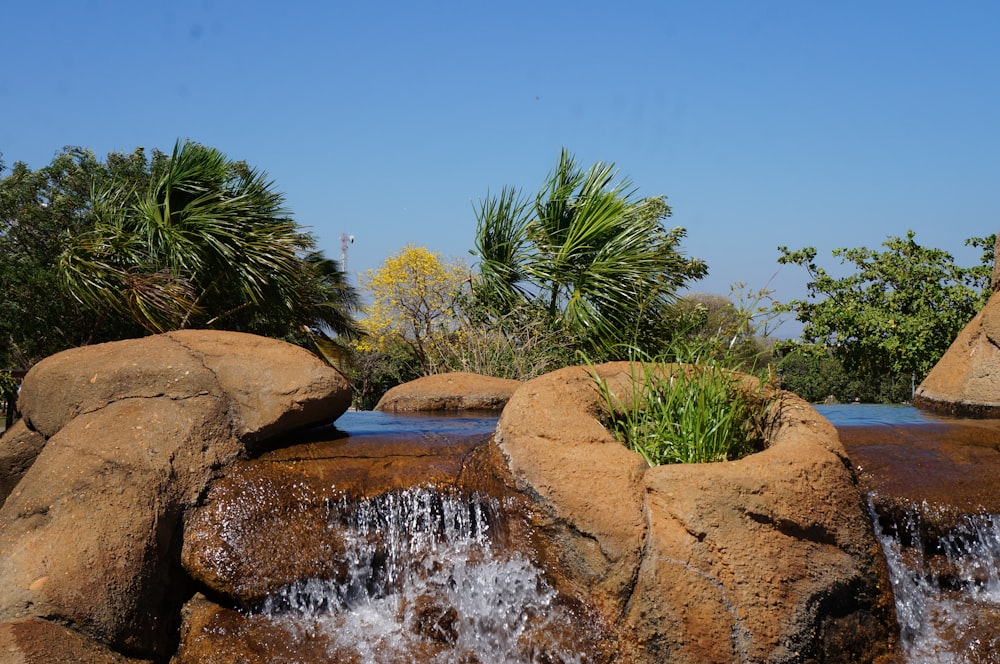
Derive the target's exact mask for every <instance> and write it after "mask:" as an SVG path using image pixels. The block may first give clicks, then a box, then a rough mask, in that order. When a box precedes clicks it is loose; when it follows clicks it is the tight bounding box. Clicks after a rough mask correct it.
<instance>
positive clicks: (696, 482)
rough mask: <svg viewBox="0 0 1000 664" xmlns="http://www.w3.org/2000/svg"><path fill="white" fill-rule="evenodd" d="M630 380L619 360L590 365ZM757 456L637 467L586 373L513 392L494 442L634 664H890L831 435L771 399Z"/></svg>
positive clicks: (783, 400)
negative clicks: (772, 411) (624, 639)
mask: <svg viewBox="0 0 1000 664" xmlns="http://www.w3.org/2000/svg"><path fill="white" fill-rule="evenodd" d="M596 370H597V371H598V372H599V373H600V375H601V376H602V377H603V378H605V379H606V380H609V381H612V382H613V383H615V382H616V383H617V384H627V383H628V382H630V380H631V378H630V376H631V373H630V365H629V364H628V363H612V364H608V365H600V366H598V367H597V368H596ZM774 397H775V398H776V400H777V401H776V402H775V404H774V405H773V406H772V408H776V409H778V411H777V412H778V413H780V414H779V417H778V420H777V424H776V427H775V429H774V430H773V432H772V435H771V437H770V440H769V443H768V447H767V449H765V450H764V451H762V452H759V453H757V454H753V455H751V456H749V457H745V458H743V459H740V460H738V461H731V462H723V463H711V464H690V465H674V466H659V467H656V468H649V467H647V466H646V465H645V463H644V462H643V460H642V459H641V458H640V457H639V456H638V455H637V454H634V453H632V452H631V451H628V450H627V449H625V448H624V447H623V446H622V445H621V444H620V443H619V442H618V441H616V440H615V439H614V438H613V437H612V435H611V434H610V433H609V432H608V431H607V429H606V428H605V427H604V426H603V425H602V424H601V422H600V421H599V417H600V416H601V413H602V409H603V406H602V404H601V401H600V397H599V395H598V393H597V390H596V388H595V385H594V382H593V381H592V379H591V377H590V374H589V371H588V370H587V369H584V368H569V369H564V370H561V371H557V372H554V373H552V374H548V375H546V376H542V377H540V378H537V379H535V380H532V381H529V382H527V383H525V384H524V386H522V387H521V388H520V389H519V390H518V391H517V392H515V394H514V395H513V396H512V397H511V399H510V402H509V403H508V405H507V407H506V409H505V410H504V412H503V414H502V415H501V418H500V422H499V425H498V427H497V433H496V440H497V443H498V445H499V447H500V449H501V451H502V452H503V453H504V454H505V455H506V458H507V462H508V465H509V468H510V471H511V473H512V475H513V476H514V478H515V481H516V482H517V483H518V486H519V488H520V489H522V490H523V491H524V492H526V493H527V494H528V495H529V496H534V498H535V503H536V506H537V510H538V517H537V522H538V524H539V525H540V526H541V527H542V528H543V530H544V532H545V533H546V535H547V536H548V538H549V539H550V540H552V541H553V542H554V544H555V546H556V548H557V550H558V555H559V558H560V561H561V563H562V564H564V565H565V566H566V567H565V569H566V571H567V573H568V574H569V576H570V577H572V578H575V579H576V583H577V586H578V587H579V588H581V589H589V590H590V592H591V593H593V595H594V601H595V602H596V603H597V605H598V606H600V607H602V610H603V612H604V615H605V618H606V620H607V621H608V622H609V623H611V624H617V625H619V628H620V629H621V630H622V631H623V633H625V634H630V635H631V638H633V639H634V640H635V641H636V643H637V645H638V646H639V647H638V648H636V649H635V653H636V654H635V655H634V658H633V659H632V661H637V662H661V661H670V662H677V663H684V662H692V663H693V662H698V663H704V662H732V661H754V662H764V661H767V662H812V661H825V662H876V661H892V658H893V657H894V656H895V649H896V642H897V640H898V628H897V626H896V624H895V614H894V609H893V604H892V597H891V593H890V589H889V583H888V577H887V571H886V568H885V562H884V560H883V558H882V556H881V552H880V550H879V548H878V544H877V542H876V541H875V538H874V536H873V534H872V532H871V526H870V524H869V522H868V519H867V516H866V513H865V511H864V507H863V504H862V499H861V494H860V492H859V490H858V487H857V480H856V478H855V477H854V475H853V473H852V471H851V469H850V464H849V462H848V461H847V458H846V455H845V453H844V451H843V448H842V447H841V445H840V442H839V441H838V439H837V434H836V431H835V430H834V428H833V427H832V426H831V425H830V424H829V423H828V422H827V421H826V420H824V419H823V418H822V417H821V416H820V415H819V414H818V413H816V411H815V410H813V409H812V408H811V407H810V406H809V405H808V404H806V403H805V402H803V401H802V400H801V399H799V398H797V397H795V396H794V395H791V394H787V393H776V394H774Z"/></svg>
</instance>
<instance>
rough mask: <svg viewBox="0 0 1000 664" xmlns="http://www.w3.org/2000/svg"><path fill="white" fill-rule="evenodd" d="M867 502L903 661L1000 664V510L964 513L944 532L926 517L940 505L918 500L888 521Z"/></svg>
mask: <svg viewBox="0 0 1000 664" xmlns="http://www.w3.org/2000/svg"><path fill="white" fill-rule="evenodd" d="M868 506H869V512H870V514H871V517H872V523H873V524H874V525H875V534H876V536H877V537H878V539H879V542H880V543H881V545H882V550H883V552H884V553H885V557H886V561H887V563H888V566H889V576H890V580H891V582H892V587H893V595H894V597H895V604H896V614H897V618H898V620H899V624H900V632H901V640H902V645H903V650H904V654H905V657H906V661H907V662H911V663H913V664H978V663H983V662H998V663H1000V629H998V628H1000V515H997V514H989V513H979V514H965V515H961V516H960V517H959V518H958V519H957V523H956V524H955V525H954V527H952V528H950V529H949V530H948V531H947V532H945V533H938V534H929V532H928V531H929V529H928V527H927V526H926V521H927V519H926V518H925V516H924V515H928V514H931V513H933V512H935V511H937V510H938V509H939V508H936V507H933V506H930V505H927V504H926V503H924V504H921V505H913V506H911V507H910V508H909V509H907V510H905V511H904V512H903V514H902V516H900V517H898V518H897V519H895V520H894V521H893V522H891V523H888V524H886V523H885V519H884V518H883V519H880V517H879V515H878V514H877V512H876V508H875V497H874V496H869V502H868ZM933 520H934V521H939V519H933Z"/></svg>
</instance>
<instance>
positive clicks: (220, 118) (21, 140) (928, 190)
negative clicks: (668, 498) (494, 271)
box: [0, 0, 1000, 299]
mask: <svg viewBox="0 0 1000 664" xmlns="http://www.w3.org/2000/svg"><path fill="white" fill-rule="evenodd" d="M998 34H1000V3H996V2H992V1H988V0H981V1H972V0H958V1H956V2H948V3H944V2H923V1H920V0H910V1H905V2H903V1H898V2H897V1H888V0H887V1H865V2H859V1H858V2H856V1H852V0H841V1H837V2H832V1H829V2H794V1H792V0H786V1H781V2H770V1H754V0H738V1H737V0H733V1H716V0H704V1H698V2H695V1H693V0H692V1H689V2H673V1H669V0H661V1H650V2H628V1H624V2H618V3H612V2H601V3H597V2H591V1H589V0H580V1H576V2H546V1H544V0H534V1H532V2H522V1H520V0H510V1H507V2H502V3H498V2H494V3H486V2H478V1H474V0H468V1H465V2H457V1H456V2H436V3H419V2H388V1H385V2H352V3H341V2H284V3H267V2H257V1H254V0H246V1H240V2H235V1H208V0H205V1H202V2H190V1H185V0H181V1H175V2H169V3H166V2H155V3H154V2H132V1H125V0H122V1H120V2H108V1H101V0H74V1H69V0H67V1H65V2H52V1H48V0H36V1H34V2H31V3H28V2H18V3H5V5H4V7H3V9H0V44H2V45H3V58H4V65H3V68H2V69H0V152H2V154H3V157H4V160H5V161H6V162H7V163H8V164H10V163H13V162H14V161H25V162H27V163H28V164H30V165H31V166H33V167H40V166H43V165H45V164H46V163H48V162H49V161H50V160H51V158H52V157H53V156H54V154H55V153H56V152H58V151H59V150H60V149H61V148H62V147H63V146H65V145H81V146H84V147H89V148H91V149H93V150H94V151H95V152H97V153H98V154H101V155H103V154H106V153H107V152H109V151H131V150H132V149H134V148H135V147H136V146H145V147H147V148H159V149H161V150H164V151H169V150H170V149H171V148H172V146H173V144H174V141H175V140H176V139H186V138H189V139H192V140H195V141H198V142H201V143H203V144H206V145H210V146H213V147H217V148H219V149H221V150H223V151H224V152H225V153H226V154H227V155H229V156H230V157H231V158H234V159H243V160H246V161H247V162H249V163H250V164H252V165H254V166H256V167H259V168H261V169H263V170H265V171H267V172H268V174H269V175H270V176H271V177H272V178H273V179H274V180H275V182H276V187H277V188H278V189H279V190H281V191H283V192H284V193H285V194H286V197H287V202H288V206H289V207H290V208H291V210H292V212H293V214H294V217H295V219H296V220H297V221H298V222H299V223H300V224H302V225H303V226H306V227H308V228H309V229H310V230H311V231H312V232H313V233H314V234H315V235H316V236H317V238H318V240H319V244H320V246H321V248H323V249H324V251H325V252H326V253H327V255H329V256H331V257H335V258H339V257H340V254H341V243H340V236H341V233H345V232H346V233H349V234H352V235H354V236H355V238H356V239H355V242H354V244H353V245H351V246H350V248H349V250H348V260H347V263H348V264H347V267H348V272H349V273H351V274H355V273H357V272H359V271H363V270H366V269H368V268H373V267H377V266H378V265H379V264H380V263H381V261H382V260H384V259H385V258H386V257H387V256H388V255H390V254H392V253H394V252H396V251H398V250H399V249H400V248H401V247H403V246H404V245H405V244H407V243H414V244H418V245H423V246H426V247H428V248H430V249H432V250H434V251H438V252H440V253H442V254H444V255H446V256H449V257H464V258H471V257H469V256H468V249H469V248H470V247H471V246H472V238H473V232H474V228H475V218H474V215H473V208H472V206H473V203H475V202H476V201H477V200H479V199H480V198H482V197H484V196H485V195H486V194H487V193H488V192H489V191H491V190H492V191H497V190H499V189H500V187H502V186H503V185H515V186H519V187H522V188H523V189H524V190H525V191H526V192H533V191H534V190H535V189H536V188H537V187H538V186H539V184H540V183H541V182H542V180H543V178H544V177H545V175H546V174H547V173H548V172H549V171H550V170H551V169H552V167H553V166H554V165H555V163H556V160H557V158H558V154H559V150H560V149H561V148H562V147H566V148H568V149H569V150H570V151H571V152H573V153H574V154H575V155H576V156H577V158H578V160H579V161H580V162H581V163H583V164H590V163H593V162H595V161H610V162H615V163H616V164H617V165H618V167H619V168H620V170H621V172H622V173H623V174H624V175H627V176H629V177H630V178H631V180H632V181H633V183H634V184H635V185H636V186H637V187H638V188H639V193H640V194H642V195H650V196H651V195H658V194H665V195H667V196H668V198H669V202H670V204H671V205H672V207H673V211H674V216H673V217H672V219H670V220H668V224H670V225H678V226H683V227H684V228H686V229H687V231H688V237H687V239H686V241H685V242H684V245H683V247H684V249H685V251H686V252H687V253H688V254H689V255H691V256H697V257H699V258H702V259H704V260H705V261H706V262H707V263H708V265H709V267H710V274H709V277H708V278H706V279H705V280H703V281H702V282H700V283H698V284H696V285H695V286H694V290H698V291H706V292H713V293H722V294H725V293H727V292H728V290H729V286H730V285H731V284H733V283H734V282H737V281H742V282H745V283H747V284H748V285H749V286H750V287H753V288H760V287H762V286H764V285H765V284H767V283H768V282H769V281H770V284H771V286H772V287H773V288H775V289H776V294H777V296H778V297H780V298H783V299H789V298H793V297H801V296H803V295H804V294H805V281H806V275H805V273H804V271H801V270H799V269H797V268H792V267H785V268H782V269H781V270H780V271H779V272H778V274H777V276H775V277H774V279H773V280H771V279H772V275H774V274H775V272H776V271H778V265H777V263H776V258H777V256H778V252H777V249H776V248H777V247H778V246H779V245H787V246H789V247H791V248H800V247H803V246H814V247H816V248H817V250H819V252H820V257H821V263H822V264H825V265H827V266H830V267H832V266H834V265H835V263H834V261H833V259H832V258H831V257H830V251H831V250H832V249H834V248H836V247H840V246H868V247H876V246H878V245H879V244H880V243H881V242H882V241H883V240H884V239H885V238H886V237H887V236H889V235H903V234H905V232H906V230H907V229H910V228H912V229H913V230H915V231H916V233H917V241H918V242H920V243H921V244H925V245H929V246H934V247H939V248H942V249H946V250H948V251H951V252H952V253H953V254H955V255H956V257H957V258H958V259H959V261H960V262H961V263H963V264H971V263H972V262H973V261H974V260H975V259H976V258H977V257H978V254H977V253H976V252H973V251H970V250H967V249H965V248H964V247H963V246H962V244H963V240H964V239H965V238H967V237H972V236H982V235H988V234H989V233H991V232H994V231H995V230H997V227H998V225H1000V214H998V212H1000V203H998V196H997V194H996V192H997V191H998V190H1000V186H998V181H997V180H998V175H1000V168H998V160H1000V156H998V155H1000V131H998V121H1000V39H998V38H997V35H998Z"/></svg>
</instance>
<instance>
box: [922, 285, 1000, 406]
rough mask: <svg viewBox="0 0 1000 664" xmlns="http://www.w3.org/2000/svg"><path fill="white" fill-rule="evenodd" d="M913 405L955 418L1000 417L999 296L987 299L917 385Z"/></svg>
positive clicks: (995, 294)
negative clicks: (984, 304)
mask: <svg viewBox="0 0 1000 664" xmlns="http://www.w3.org/2000/svg"><path fill="white" fill-rule="evenodd" d="M913 405H914V406H917V407H918V408H922V409H924V410H929V411H933V412H937V413H943V414H946V415H954V416H958V417H985V418H998V417H1000V293H994V294H993V296H992V297H990V299H989V301H988V302H987V303H986V306H985V307H983V308H982V310H981V311H980V312H979V313H978V314H976V316H975V317H974V318H973V319H972V320H971V321H970V322H969V324H968V325H966V326H965V328H964V329H963V330H962V331H961V333H959V335H958V337H957V338H956V339H955V341H954V342H952V344H951V346H950V347H949V348H948V350H947V351H946V352H945V354H944V355H943V356H942V357H941V359H940V360H938V362H937V364H935V365H934V368H933V369H931V372H930V373H929V374H927V377H926V378H924V380H923V382H922V383H920V386H919V387H918V388H917V391H916V393H915V394H914V396H913Z"/></svg>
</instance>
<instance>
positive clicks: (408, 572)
mask: <svg viewBox="0 0 1000 664" xmlns="http://www.w3.org/2000/svg"><path fill="white" fill-rule="evenodd" d="M343 420H344V421H338V423H337V426H338V428H343V429H344V430H345V431H346V432H347V433H348V434H349V436H354V437H361V436H365V435H379V436H387V435H388V436H391V435H394V434H396V433H405V434H407V435H413V434H414V431H415V430H416V433H417V434H419V435H434V436H445V435H447V434H448V433H453V434H454V433H461V434H468V433H470V432H472V433H475V432H477V431H478V429H479V427H488V428H487V429H486V430H487V431H491V430H492V428H493V427H494V426H495V423H496V419H495V418H492V419H486V420H482V421H480V420H477V419H474V418H473V419H470V418H464V419H463V418H453V419H448V418H440V417H438V418H412V417H404V418H396V417H393V416H387V415H383V414H371V413H357V414H348V415H346V416H344V418H343ZM400 428H405V429H406V430H405V431H400ZM327 518H328V519H329V520H330V521H331V522H336V523H337V524H338V530H339V532H341V533H342V535H343V537H344V549H343V552H342V553H339V554H338V555H339V556H342V557H343V559H344V561H343V562H344V568H345V573H343V574H341V575H339V576H338V578H336V579H324V580H319V579H309V580H305V581H301V582H298V583H295V584H293V585H291V586H288V587H285V588H283V589H282V590H281V591H280V592H277V593H275V594H273V595H271V596H270V597H268V598H267V600H266V601H265V602H264V603H263V605H262V606H261V607H260V608H259V614H260V615H262V616H264V617H267V618H268V619H270V620H272V621H273V622H274V623H275V624H277V625H280V626H282V627H283V628H284V629H285V630H286V631H287V632H288V633H290V634H293V635H294V637H295V639H296V640H308V639H322V640H323V641H324V642H326V643H329V644H330V645H329V648H328V651H329V654H330V661H338V662H357V663H358V664H383V663H385V664H390V663H392V664H395V663H397V662H405V661H420V662H429V663H431V664H474V663H477V662H482V663H486V662H489V663H496V664H514V663H530V662H546V663H552V664H556V663H563V664H576V663H582V662H584V661H587V660H586V658H585V656H584V654H583V653H581V652H576V650H577V649H578V648H579V643H578V642H576V641H574V640H573V638H572V637H571V636H570V634H571V633H572V630H568V629H567V628H568V627H569V626H572V625H573V624H574V621H575V616H574V615H572V613H571V610H570V609H569V608H567V606H565V605H564V604H561V603H560V601H559V597H558V594H557V593H556V592H555V591H554V590H553V588H552V587H551V586H550V585H549V584H548V583H547V582H546V580H545V578H544V576H543V574H542V571H541V570H540V569H539V568H538V567H537V566H536V565H535V564H534V563H533V562H532V561H531V560H530V559H529V558H528V557H527V556H526V555H525V554H524V553H522V552H518V551H512V550H510V548H509V547H507V546H504V545H503V544H502V542H498V537H497V536H498V535H499V534H501V533H502V531H503V530H504V524H503V523H502V509H501V505H500V503H499V501H498V500H497V499H496V498H493V497H490V496H484V495H480V494H478V493H473V494H472V495H461V494H459V493H458V492H454V491H439V490H437V489H430V488H422V487H415V488H409V489H405V490H397V491H391V492H388V493H383V494H379V495H377V496H375V497H372V498H369V499H365V500H356V499H347V498H345V499H342V500H340V501H339V502H337V503H336V504H334V505H331V506H330V514H329V515H328V517H327ZM499 539H500V540H502V539H503V537H502V536H501V537H499ZM561 634H565V636H561Z"/></svg>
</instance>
